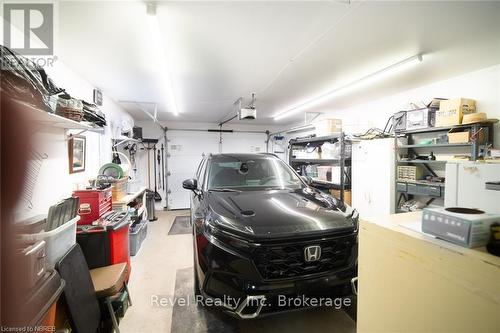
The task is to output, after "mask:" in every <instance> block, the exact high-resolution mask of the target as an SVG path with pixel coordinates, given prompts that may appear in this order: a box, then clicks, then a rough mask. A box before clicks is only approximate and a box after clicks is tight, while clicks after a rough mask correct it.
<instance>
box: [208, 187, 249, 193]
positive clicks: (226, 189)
mask: <svg viewBox="0 0 500 333" xmlns="http://www.w3.org/2000/svg"><path fill="white" fill-rule="evenodd" d="M208 191H209V192H210V191H214V192H241V191H238V190H234V189H232V188H223V187H214V188H211V189H209V190H208Z"/></svg>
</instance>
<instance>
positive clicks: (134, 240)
mask: <svg viewBox="0 0 500 333" xmlns="http://www.w3.org/2000/svg"><path fill="white" fill-rule="evenodd" d="M147 232H148V225H147V221H142V222H140V223H136V224H134V225H132V226H131V227H130V236H129V237H130V255H131V256H135V255H136V254H137V252H139V249H140V248H141V245H142V242H143V241H144V239H145V238H146V235H147Z"/></svg>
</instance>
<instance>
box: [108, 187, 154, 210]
mask: <svg viewBox="0 0 500 333" xmlns="http://www.w3.org/2000/svg"><path fill="white" fill-rule="evenodd" d="M146 189H147V188H146V187H141V188H140V189H139V191H137V192H134V193H129V194H127V195H126V196H124V197H123V198H121V199H120V200H116V201H113V210H126V209H127V205H128V204H129V203H130V202H132V201H133V200H135V199H136V198H137V197H139V196H141V195H144V191H146ZM143 209H146V203H145V202H144V203H143V205H142V207H141V211H140V212H139V213H142V210H143Z"/></svg>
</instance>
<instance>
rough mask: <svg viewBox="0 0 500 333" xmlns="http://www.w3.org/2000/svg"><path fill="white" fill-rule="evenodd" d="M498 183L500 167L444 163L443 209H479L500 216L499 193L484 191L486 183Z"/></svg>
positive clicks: (482, 164)
mask: <svg viewBox="0 0 500 333" xmlns="http://www.w3.org/2000/svg"><path fill="white" fill-rule="evenodd" d="M498 181H500V165H499V164H484V163H475V162H465V163H450V162H449V163H446V190H445V196H444V205H445V207H454V206H458V207H470V208H479V209H482V210H484V211H486V212H487V213H494V214H500V191H495V190H489V189H486V185H485V184H486V182H498Z"/></svg>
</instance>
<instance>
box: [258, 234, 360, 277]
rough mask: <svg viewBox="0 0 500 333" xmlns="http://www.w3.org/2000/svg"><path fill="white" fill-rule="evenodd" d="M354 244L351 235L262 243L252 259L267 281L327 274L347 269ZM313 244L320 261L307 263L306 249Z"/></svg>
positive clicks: (354, 239) (353, 238) (353, 237)
mask: <svg viewBox="0 0 500 333" xmlns="http://www.w3.org/2000/svg"><path fill="white" fill-rule="evenodd" d="M355 241H356V238H355V236H353V235H350V236H345V237H339V238H331V239H321V240H318V241H310V240H309V241H302V242H300V241H299V242H296V243H290V242H288V243H282V244H280V243H276V244H263V245H262V246H260V247H259V248H257V249H256V250H255V252H254V256H253V260H254V263H255V266H256V267H257V269H258V270H259V272H260V274H261V275H262V277H263V278H264V279H265V280H272V279H286V278H294V277H301V276H305V275H311V274H318V273H325V272H329V271H332V270H338V269H341V268H344V267H347V265H348V264H349V262H348V261H349V257H350V255H351V251H352V247H353V245H355ZM311 245H319V246H320V247H321V258H320V259H319V260H318V261H314V262H306V261H305V258H304V249H305V248H306V247H307V246H311Z"/></svg>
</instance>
